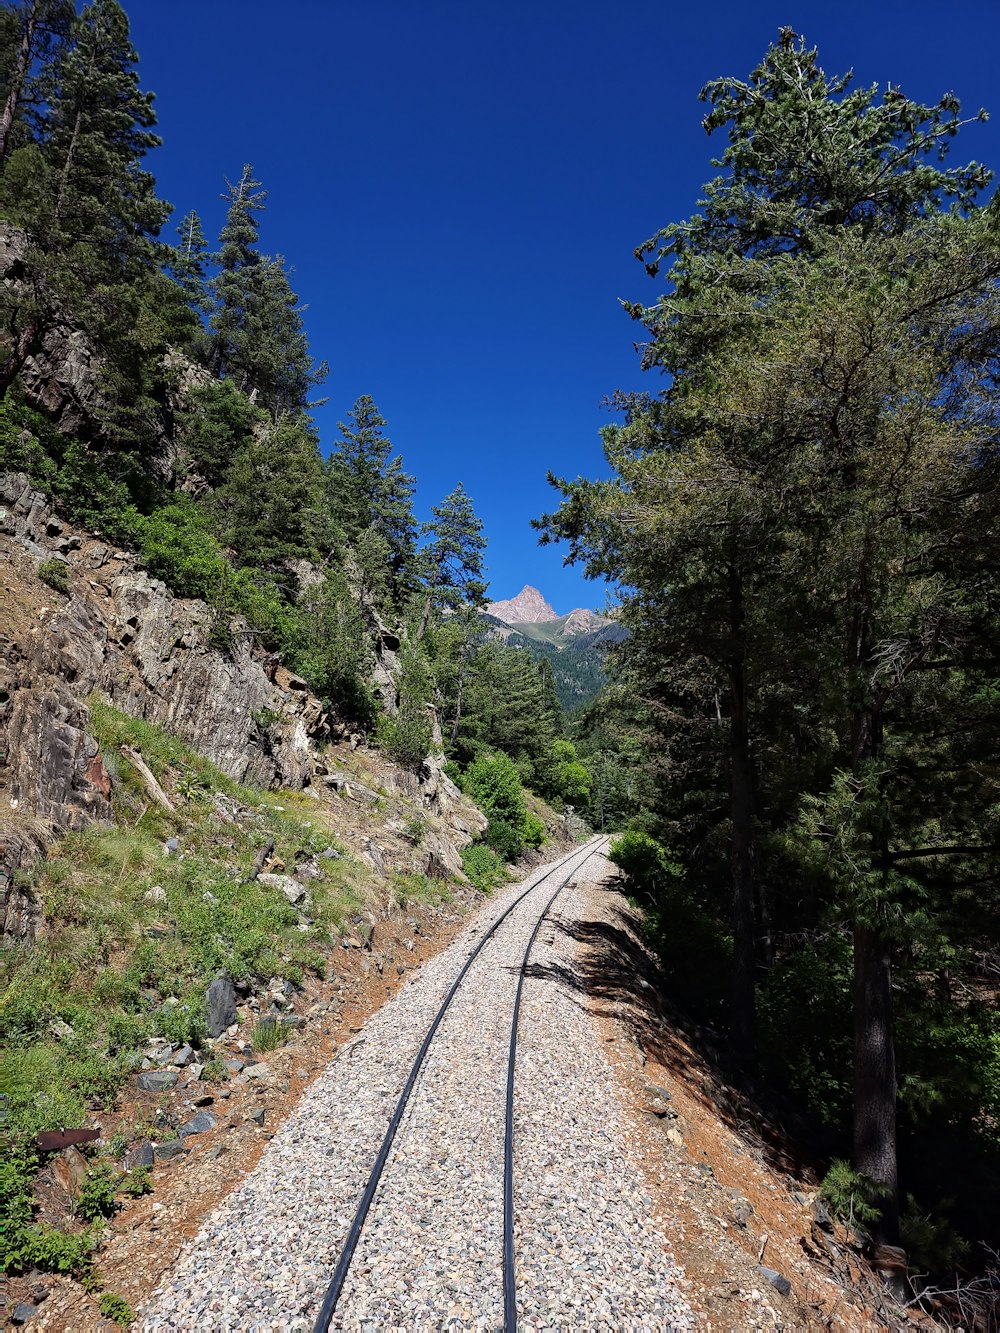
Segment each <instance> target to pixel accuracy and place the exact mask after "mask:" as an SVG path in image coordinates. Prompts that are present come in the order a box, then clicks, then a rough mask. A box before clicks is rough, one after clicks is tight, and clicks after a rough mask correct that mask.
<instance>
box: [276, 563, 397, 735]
mask: <svg viewBox="0 0 1000 1333" xmlns="http://www.w3.org/2000/svg"><path fill="white" fill-rule="evenodd" d="M287 624H288V631H287V632H286V636H285V641H286V644H287V645H288V654H289V663H290V665H291V666H292V667H294V669H295V670H296V671H298V672H300V673H301V675H302V676H304V677H305V679H306V680H307V681H308V682H309V684H310V686H311V688H312V689H313V690H314V691H315V692H316V693H317V694H318V695H319V697H320V698H321V699H325V700H328V701H329V702H330V703H332V704H333V705H334V707H335V708H336V709H337V711H338V712H342V713H344V714H346V715H347V716H348V717H350V718H352V719H354V720H355V721H357V722H358V723H360V724H361V725H366V726H370V725H371V724H372V723H373V722H374V720H375V717H376V713H377V709H376V705H375V697H374V694H373V692H372V688H371V684H370V676H371V672H372V669H373V667H374V665H375V653H374V647H373V643H372V635H371V632H370V631H369V629H368V627H367V625H366V623H365V616H364V613H363V611H362V609H361V607H360V606H359V605H358V602H357V600H356V599H355V597H354V596H353V595H352V592H351V588H350V584H349V583H348V580H347V577H346V575H345V573H344V571H343V569H341V568H340V567H338V566H330V567H328V568H327V570H326V571H325V577H324V580H323V582H322V584H320V585H319V586H318V587H314V588H310V589H309V591H308V593H307V594H306V597H305V599H304V602H303V603H302V605H301V607H300V608H299V609H298V612H297V613H296V614H293V615H292V616H290V617H289V620H288V622H287Z"/></svg>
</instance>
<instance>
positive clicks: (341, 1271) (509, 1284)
mask: <svg viewBox="0 0 1000 1333" xmlns="http://www.w3.org/2000/svg"><path fill="white" fill-rule="evenodd" d="M609 842H610V839H609V838H606V837H599V838H595V839H592V840H591V842H590V843H588V844H586V845H585V847H584V848H582V849H580V848H577V849H576V850H574V851H573V852H571V853H570V854H569V855H568V856H565V857H563V859H562V860H561V861H559V862H557V863H556V864H555V865H554V866H552V867H551V868H550V869H549V870H547V871H546V872H545V874H544V875H541V876H539V878H538V879H536V880H535V881H534V883H532V884H530V885H529V886H528V888H526V889H525V890H524V892H523V893H521V894H520V895H519V896H518V897H517V898H515V899H514V901H513V902H512V903H511V904H510V905H509V906H508V907H507V909H506V910H505V911H504V912H503V913H502V914H501V915H500V916H499V917H498V918H497V919H496V921H494V922H493V924H492V925H491V926H490V928H489V929H488V930H487V931H486V932H485V933H484V935H483V937H482V939H480V940H479V942H478V943H477V944H476V946H475V948H474V949H473V950H472V952H471V953H470V954H469V956H468V958H467V959H466V960H465V963H464V965H463V966H462V968H461V970H460V971H459V973H458V975H457V976H456V978H455V980H454V982H453V983H452V985H451V988H450V989H449V991H448V993H447V995H446V996H445V998H444V1001H443V1002H442V1004H441V1007H440V1008H439V1009H438V1011H437V1014H436V1015H435V1017H434V1019H433V1021H432V1022H431V1025H430V1027H429V1028H428V1030H427V1034H426V1036H425V1037H424V1040H423V1043H422V1044H421V1047H420V1050H419V1051H418V1052H417V1056H416V1059H415V1060H414V1062H413V1065H412V1067H411V1069H410V1072H409V1075H408V1077H407V1080H406V1083H405V1084H404V1086H403V1090H402V1092H401V1093H400V1095H399V1099H398V1101H397V1102H396V1107H395V1110H394V1111H393V1114H392V1117H391V1119H390V1121H389V1126H388V1128H387V1130H386V1132H385V1137H384V1138H383V1140H382V1146H381V1147H380V1149H379V1151H378V1154H377V1156H376V1158H375V1162H374V1165H373V1166H372V1170H371V1174H370V1175H369V1177H368V1183H367V1185H366V1186H365V1190H364V1193H363V1194H362V1196H361V1201H360V1203H359V1204H358V1207H357V1211H356V1212H355V1214H354V1219H353V1221H352V1223H351V1226H350V1228H349V1230H348V1233H347V1237H346V1239H345V1241H344V1244H343V1246H342V1248H341V1250H340V1255H339V1258H338V1261H337V1266H336V1268H335V1270H334V1273H333V1277H332V1278H331V1279H330V1283H329V1286H328V1287H327V1290H326V1295H325V1297H324V1300H323V1305H322V1307H321V1309H320V1312H319V1314H318V1316H317V1318H316V1322H315V1324H314V1325H313V1329H314V1333H326V1330H327V1329H328V1328H329V1327H330V1322H331V1320H332V1318H333V1315H334V1312H335V1311H336V1309H337V1303H338V1301H339V1300H340V1296H341V1293H342V1291H343V1288H344V1283H345V1281H346V1280H347V1275H348V1272H349V1270H350V1267H351V1262H352V1260H353V1258H354V1253H355V1250H356V1249H357V1246H358V1242H359V1240H360V1239H361V1234H362V1231H363V1229H364V1226H365V1222H366V1220H367V1218H368V1215H369V1212H370V1211H371V1208H372V1204H373V1202H374V1201H375V1196H376V1194H377V1193H378V1188H379V1184H380V1182H381V1180H382V1176H383V1173H384V1172H385V1170H386V1166H387V1164H388V1163H389V1156H390V1153H391V1151H392V1146H393V1142H394V1140H395V1138H396V1133H397V1131H398V1130H399V1128H400V1125H401V1123H402V1120H403V1117H404V1115H405V1113H406V1109H407V1105H408V1104H409V1101H410V1096H411V1094H412V1093H413V1090H414V1088H415V1087H416V1085H417V1082H418V1079H419V1076H420V1071H421V1068H422V1066H423V1064H424V1060H425V1057H426V1056H427V1053H428V1051H429V1050H430V1049H431V1045H432V1043H433V1041H434V1038H435V1035H436V1033H437V1031H438V1028H439V1027H440V1026H441V1023H442V1021H443V1019H444V1017H445V1014H446V1013H447V1012H448V1009H449V1007H450V1005H451V1002H452V1000H453V999H454V998H455V995H456V994H457V993H458V991H459V989H460V987H461V985H462V983H463V982H464V981H465V979H466V977H467V976H468V974H469V971H470V969H471V968H472V966H473V964H474V963H475V962H476V960H477V959H478V958H479V956H480V954H481V953H482V951H483V949H484V948H485V947H486V945H487V944H488V943H489V942H490V940H492V939H494V938H495V937H496V935H497V932H498V931H499V930H500V928H501V927H502V926H503V924H504V923H505V922H506V921H508V920H509V919H510V917H511V916H512V914H513V913H514V911H515V909H516V908H517V907H519V906H520V904H521V903H523V902H524V901H525V899H526V898H528V897H529V895H531V894H534V893H535V892H536V891H537V890H538V889H539V888H541V886H542V885H543V884H545V883H546V882H547V881H550V880H552V879H553V878H554V877H557V876H558V875H559V874H560V873H561V872H562V871H564V870H565V871H566V874H565V875H564V877H563V878H562V879H561V880H558V882H557V884H556V887H555V889H554V890H553V892H552V893H551V894H550V895H549V897H548V898H547V900H546V901H545V904H544V906H543V907H542V909H541V911H540V912H539V914H538V917H537V919H536V921H535V926H534V929H533V930H532V932H531V936H530V938H529V940H528V944H527V947H526V949H525V951H524V957H523V959H522V961H521V966H520V970H519V974H518V980H517V990H516V993H515V996H514V1005H513V1010H512V1014H511V1024H510V1043H509V1047H508V1055H507V1093H506V1117H505V1132H504V1197H503V1296H504V1329H505V1330H506V1333H513V1330H514V1329H516V1327H517V1288H516V1276H515V1269H514V1146H515V1145H514V1102H515V1073H516V1066H517V1037H518V1019H519V1016H520V1010H521V996H522V992H523V989H524V980H525V974H526V971H527V966H528V959H529V957H530V955H531V950H532V948H533V946H534V943H535V940H536V939H537V937H538V932H539V931H540V929H541V927H542V923H543V922H544V920H545V918H546V916H547V915H548V913H549V911H550V910H551V908H552V906H553V904H554V903H555V901H556V899H557V898H558V897H559V894H560V893H561V892H562V891H563V889H564V888H565V887H566V886H567V884H569V883H570V882H571V880H572V879H573V877H574V876H575V875H576V874H577V873H578V872H579V871H580V870H581V869H582V867H583V866H584V865H585V863H586V862H587V861H589V860H590V858H591V857H592V856H596V855H597V854H598V853H599V852H600V851H601V850H602V847H604V848H606V846H607V845H608V843H609ZM389 1169H390V1170H391V1166H390V1168H389Z"/></svg>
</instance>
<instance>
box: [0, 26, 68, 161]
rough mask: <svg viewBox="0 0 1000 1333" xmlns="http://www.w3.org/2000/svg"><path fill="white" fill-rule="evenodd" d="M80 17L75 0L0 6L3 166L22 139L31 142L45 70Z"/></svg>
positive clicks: (0, 150) (0, 149)
mask: <svg viewBox="0 0 1000 1333" xmlns="http://www.w3.org/2000/svg"><path fill="white" fill-rule="evenodd" d="M75 17H76V14H75V10H74V7H73V4H72V0H22V3H20V4H11V3H7V4H5V5H4V7H3V9H2V10H0V97H2V101H3V109H2V110H0V169H2V167H3V165H4V163H6V161H7V159H8V158H9V157H10V155H11V153H12V152H13V150H14V148H16V147H17V146H18V142H19V140H20V141H21V142H26V141H29V140H30V139H31V138H32V137H33V131H34V130H37V120H38V117H39V115H40V114H41V110H42V104H43V101H44V90H43V81H44V76H45V73H46V72H47V71H49V70H51V68H52V66H53V65H54V64H55V63H56V61H57V59H58V58H59V54H60V51H61V48H62V47H63V46H64V45H65V43H66V42H67V40H68V38H69V34H70V30H71V27H72V24H73V20H74V18H75ZM29 114H30V117H31V119H32V120H34V121H35V122H36V123H35V124H34V125H33V124H31V123H30V122H29Z"/></svg>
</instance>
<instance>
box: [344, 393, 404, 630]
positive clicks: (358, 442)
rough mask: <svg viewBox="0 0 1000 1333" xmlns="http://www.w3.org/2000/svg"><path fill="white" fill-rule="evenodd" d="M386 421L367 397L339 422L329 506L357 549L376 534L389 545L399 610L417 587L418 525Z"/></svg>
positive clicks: (392, 594) (393, 595) (391, 588)
mask: <svg viewBox="0 0 1000 1333" xmlns="http://www.w3.org/2000/svg"><path fill="white" fill-rule="evenodd" d="M385 425H386V422H385V418H384V417H383V416H382V415H381V413H380V412H379V410H378V408H377V407H376V406H375V403H374V401H373V400H372V399H371V398H370V397H369V396H368V395H364V396H363V397H361V398H359V399H358V400H357V402H356V403H355V404H354V407H353V408H352V410H351V411H350V412H349V413H348V420H347V422H346V423H345V422H342V421H340V422H338V423H337V429H338V430H339V431H340V435H341V438H340V439H339V440H338V441H337V443H336V445H335V447H334V449H333V452H332V453H331V454H330V457H329V459H328V461H327V465H326V491H327V504H328V507H329V511H330V514H331V517H332V520H333V523H334V526H335V527H336V528H337V530H338V531H339V532H340V533H341V534H342V535H343V538H344V539H345V540H346V542H347V543H348V544H349V545H350V546H352V547H355V548H356V547H357V546H358V544H359V542H360V541H361V538H362V534H364V533H365V532H366V531H368V530H372V531H373V532H374V533H376V534H378V536H380V537H381V538H382V540H383V541H384V542H385V544H386V550H387V552H388V575H389V578H388V588H389V595H390V598H391V601H392V602H393V604H394V605H395V606H396V607H401V606H402V604H403V601H404V599H405V597H406V595H407V594H408V593H409V591H410V590H411V588H412V586H413V583H414V575H415V569H416V533H417V524H416V519H415V518H414V517H413V487H414V481H413V478H412V477H411V476H409V475H408V474H407V473H406V472H404V470H403V463H402V459H401V458H400V457H399V456H398V455H397V456H395V457H393V456H392V444H391V442H390V441H389V440H388V438H387V437H386V435H385V433H384V427H385Z"/></svg>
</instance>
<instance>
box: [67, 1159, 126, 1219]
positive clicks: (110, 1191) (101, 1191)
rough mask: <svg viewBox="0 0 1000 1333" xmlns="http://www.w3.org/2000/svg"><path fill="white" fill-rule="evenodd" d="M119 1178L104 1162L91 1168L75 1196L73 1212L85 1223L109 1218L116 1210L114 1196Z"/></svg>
mask: <svg viewBox="0 0 1000 1333" xmlns="http://www.w3.org/2000/svg"><path fill="white" fill-rule="evenodd" d="M120 1180H121V1176H120V1175H119V1173H118V1172H117V1171H112V1170H111V1168H110V1167H109V1166H108V1165H107V1163H106V1162H98V1163H96V1165H94V1166H92V1167H91V1168H90V1170H89V1171H88V1172H87V1174H86V1176H85V1177H84V1180H83V1184H82V1185H81V1186H80V1192H79V1193H78V1194H77V1196H76V1202H75V1204H74V1206H73V1211H74V1213H75V1214H76V1216H77V1217H82V1218H83V1220H84V1221H85V1222H96V1221H97V1220H98V1218H101V1217H111V1215H112V1214H113V1213H114V1211H115V1209H116V1208H117V1206H118V1205H117V1202H116V1200H115V1195H116V1194H117V1192H118V1184H119V1182H120Z"/></svg>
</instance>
